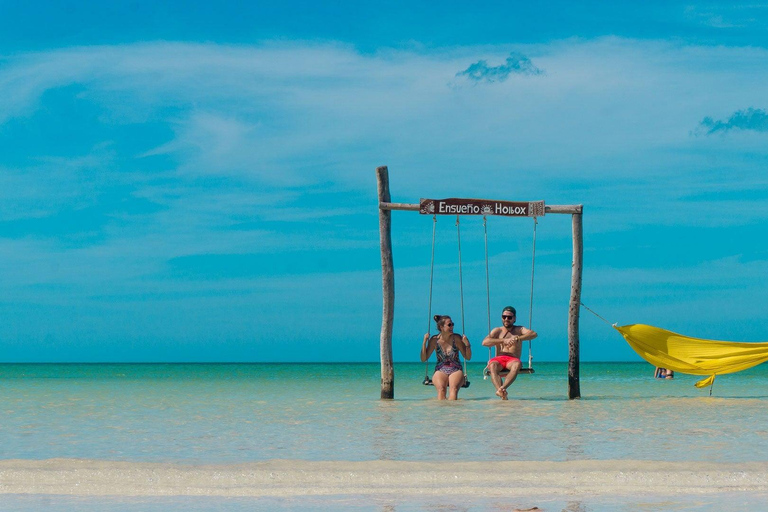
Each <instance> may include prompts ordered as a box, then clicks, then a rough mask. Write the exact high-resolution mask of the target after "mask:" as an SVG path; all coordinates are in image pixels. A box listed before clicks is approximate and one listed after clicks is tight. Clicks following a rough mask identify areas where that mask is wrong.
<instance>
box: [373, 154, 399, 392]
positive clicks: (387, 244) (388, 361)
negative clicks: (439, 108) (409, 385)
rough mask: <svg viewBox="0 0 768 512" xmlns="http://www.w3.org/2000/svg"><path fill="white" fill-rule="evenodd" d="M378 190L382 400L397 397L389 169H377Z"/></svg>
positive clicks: (383, 167) (384, 167)
mask: <svg viewBox="0 0 768 512" xmlns="http://www.w3.org/2000/svg"><path fill="white" fill-rule="evenodd" d="M376 179H377V181H378V189H379V240H380V241H381V281H382V291H383V309H382V314H381V338H380V340H379V342H380V349H381V398H384V399H390V398H395V368H394V366H393V364H392V322H393V321H394V319H395V265H394V262H393V260H392V212H391V211H390V210H388V209H384V208H382V204H384V203H387V204H389V202H390V200H391V197H390V194H389V169H387V166H386V165H384V166H382V167H377V168H376Z"/></svg>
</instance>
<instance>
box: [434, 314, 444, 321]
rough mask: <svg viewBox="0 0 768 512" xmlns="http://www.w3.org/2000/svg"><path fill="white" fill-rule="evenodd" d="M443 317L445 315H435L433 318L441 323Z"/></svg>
mask: <svg viewBox="0 0 768 512" xmlns="http://www.w3.org/2000/svg"><path fill="white" fill-rule="evenodd" d="M441 316H443V315H435V316H434V317H432V318H434V319H435V322H438V321H440V317H441Z"/></svg>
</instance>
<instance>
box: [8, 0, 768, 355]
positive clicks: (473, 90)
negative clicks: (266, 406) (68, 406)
mask: <svg viewBox="0 0 768 512" xmlns="http://www.w3.org/2000/svg"><path fill="white" fill-rule="evenodd" d="M766 29H768V3H759V2H749V3H738V2H736V3H733V2H674V1H672V2H667V1H664V2H644V3H642V4H641V3H637V2H613V3H608V2H579V3H573V2H550V3H547V4H546V5H543V4H540V3H534V2H530V3H520V2H478V3H476V4H474V5H470V4H469V3H467V2H454V1H446V2H440V3H436V2H419V1H408V2H378V3H367V2H352V1H337V2H317V1H313V2H309V1H291V0H288V1H286V2H253V3H251V4H250V5H249V3H248V2H239V1H238V2H232V1H226V0H225V1H220V2H215V3H214V2H204V3H203V2H167V1H166V2H163V1H158V2H142V1H130V2H126V1H116V2H101V1H99V2H95V1H81V2H77V3H76V4H73V3H71V2H61V1H41V2H35V3H29V2H20V1H7V0H0V361H2V362H102V361H115V362H153V361H179V362H186V361H193V362H205V361H211V362H219V361H222V362H223V361H227V362H292V361H296V362H315V361H317V362H325V361H330V362H333V361H339V362H344V361H378V357H379V334H380V330H381V309H382V291H381V260H380V247H379V229H378V208H377V193H376V176H375V169H376V167H378V166H382V165H386V166H388V168H389V178H390V186H391V192H392V199H393V201H395V202H404V203H416V202H418V201H419V199H420V198H422V197H427V198H442V197H475V198H487V199H501V200H510V201H529V200H544V201H545V202H546V204H550V205H557V204H565V205H570V204H582V205H584V215H583V225H584V270H583V289H582V301H583V302H584V304H586V305H587V306H589V307H590V308H591V309H592V310H594V311H596V312H597V313H599V314H600V315H601V316H603V317H604V318H605V319H606V320H607V321H608V322H610V323H614V322H616V323H618V324H621V325H624V324H632V323H646V324H652V325H656V326H659V327H663V328H666V329H669V330H672V331H675V332H680V333H683V334H687V335H690V336H695V337H700V338H709V339H725V340H734V341H768V318H767V317H766V315H765V312H764V307H765V303H766V292H765V287H766V284H768V241H766V240H768V65H766V62H768V30H766ZM392 227H393V232H392V236H393V247H394V262H395V287H396V288H395V289H396V303H395V324H394V335H393V348H394V358H395V361H397V362H409V361H413V362H416V361H418V352H419V347H420V343H421V340H422V337H423V334H424V333H425V332H426V331H427V329H430V330H431V332H434V324H430V321H429V319H430V314H436V313H439V314H448V315H452V316H453V318H454V320H455V321H456V324H457V330H458V331H460V332H464V333H466V334H467V336H468V337H469V339H470V340H471V341H472V342H473V344H474V346H475V354H476V355H475V360H479V361H482V360H483V358H485V357H487V356H486V355H485V354H484V353H483V351H482V349H481V348H479V345H480V341H481V340H482V338H483V337H484V336H485V334H487V331H488V318H489V315H490V317H491V324H492V325H498V324H499V321H500V318H499V316H500V315H499V313H500V311H501V309H502V308H503V307H504V306H506V305H513V306H515V307H517V309H518V319H519V321H520V322H521V323H523V324H524V325H530V326H531V327H532V328H533V329H534V330H536V331H537V332H538V333H539V338H538V339H537V340H536V341H535V342H534V344H533V352H534V359H535V360H537V361H566V360H567V358H568V343H567V315H568V300H569V295H570V274H571V258H572V253H571V219H570V216H568V215H552V214H550V215H546V216H544V217H541V218H539V219H538V224H537V226H536V256H535V273H534V288H533V292H532V291H531V270H532V259H533V258H532V254H533V247H532V241H533V221H532V220H531V219H528V218H502V217H491V218H489V219H488V223H487V230H488V252H489V255H488V269H489V282H490V292H489V293H488V292H487V291H486V275H485V269H486V264H485V249H484V236H485V235H484V228H483V223H482V218H479V217H463V218H462V219H461V222H460V230H461V231H460V236H461V261H462V265H461V275H462V281H461V283H459V265H458V260H459V251H458V240H457V237H458V234H457V228H456V225H455V218H450V217H441V218H439V219H438V221H437V224H436V225H435V232H436V243H435V267H434V284H433V289H432V295H433V299H432V307H431V309H430V307H429V295H430V286H429V283H430V258H431V236H432V227H433V225H432V219H431V218H430V217H427V216H421V215H418V214H417V213H413V212H393V214H392ZM462 288H463V293H464V296H463V303H464V308H463V314H462V307H461V303H462V297H461V294H460V290H461V289H462ZM532 296H533V300H531V297H532ZM488 297H490V305H491V307H490V309H491V311H490V312H489V311H488V308H487V302H488ZM531 304H532V306H533V307H532V308H531ZM580 338H581V358H582V361H639V360H640V359H639V357H638V356H636V355H635V354H634V352H632V350H631V349H630V348H629V346H628V345H627V344H626V343H625V342H624V341H623V339H622V338H621V336H620V335H619V334H618V333H617V332H616V331H614V330H613V329H612V328H611V327H610V326H609V325H607V324H606V323H605V322H604V321H603V320H601V319H599V318H597V317H595V316H593V315H592V314H591V313H589V312H588V311H586V310H582V316H581V330H580Z"/></svg>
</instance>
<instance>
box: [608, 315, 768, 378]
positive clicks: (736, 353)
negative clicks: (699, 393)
mask: <svg viewBox="0 0 768 512" xmlns="http://www.w3.org/2000/svg"><path fill="white" fill-rule="evenodd" d="M613 328H614V329H616V330H617V331H619V332H620V333H621V335H622V336H624V339H625V340H627V343H629V345H630V346H631V347H632V349H633V350H634V351H635V352H637V353H638V354H639V355H640V357H642V358H643V359H645V360H646V361H648V362H649V363H651V364H652V365H654V366H658V367H661V368H668V369H670V370H674V371H676V372H680V373H688V374H691V375H709V377H707V378H706V379H703V380H700V381H699V382H697V383H696V387H697V388H703V387H705V386H711V385H712V383H713V382H715V375H722V374H725V373H734V372H740V371H741V370H746V369H747V368H752V367H753V366H757V365H759V364H760V363H764V362H765V361H768V343H740V342H735V341H714V340H700V339H698V338H689V337H688V336H683V335H681V334H676V333H674V332H671V331H667V330H664V329H659V328H658V327H653V326H650V325H643V324H632V325H622V326H616V325H614V326H613Z"/></svg>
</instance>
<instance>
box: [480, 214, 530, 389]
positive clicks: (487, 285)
mask: <svg viewBox="0 0 768 512" xmlns="http://www.w3.org/2000/svg"><path fill="white" fill-rule="evenodd" d="M538 223H539V220H538V217H533V243H532V251H533V253H532V255H531V296H530V302H529V305H528V328H529V329H533V284H534V276H535V270H536V226H537V225H538ZM483 231H484V235H485V292H486V304H487V309H488V332H491V285H490V282H491V280H490V272H489V270H488V223H487V219H486V217H485V216H483ZM492 356H493V350H492V349H491V347H488V360H489V361H490V360H491V358H492ZM528 372H529V373H533V350H532V344H531V340H528ZM483 374H484V376H483V379H484V380H485V379H487V378H488V368H487V367H486V370H485V371H484V372H483Z"/></svg>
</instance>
